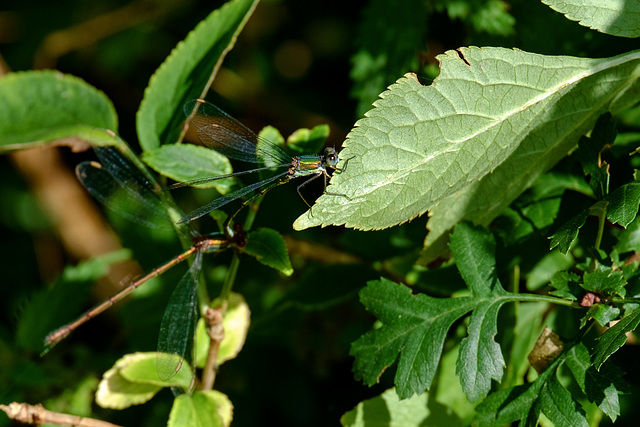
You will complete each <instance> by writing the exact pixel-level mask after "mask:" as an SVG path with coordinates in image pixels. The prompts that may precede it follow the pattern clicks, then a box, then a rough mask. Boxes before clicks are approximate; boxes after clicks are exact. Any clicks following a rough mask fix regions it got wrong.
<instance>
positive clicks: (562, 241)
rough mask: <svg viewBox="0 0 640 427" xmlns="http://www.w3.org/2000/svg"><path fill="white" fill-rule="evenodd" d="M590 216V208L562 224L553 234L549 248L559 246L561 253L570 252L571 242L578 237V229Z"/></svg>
mask: <svg viewBox="0 0 640 427" xmlns="http://www.w3.org/2000/svg"><path fill="white" fill-rule="evenodd" d="M588 217H589V209H585V210H583V211H582V212H580V213H579V214H577V215H575V216H574V217H573V218H571V219H570V220H569V221H567V222H565V223H564V224H562V226H561V227H560V228H559V229H558V230H557V231H556V232H555V233H553V235H552V236H551V243H550V244H549V249H553V248H555V247H556V246H557V247H558V250H559V251H560V252H561V253H563V254H566V253H567V252H569V249H570V248H571V243H573V241H574V240H575V239H576V237H578V231H580V229H581V228H582V226H583V225H584V223H585V222H586V221H587V218H588Z"/></svg>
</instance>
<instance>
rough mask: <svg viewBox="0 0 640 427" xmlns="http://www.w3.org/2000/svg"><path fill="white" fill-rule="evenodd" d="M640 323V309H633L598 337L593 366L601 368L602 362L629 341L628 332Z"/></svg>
mask: <svg viewBox="0 0 640 427" xmlns="http://www.w3.org/2000/svg"><path fill="white" fill-rule="evenodd" d="M638 324H640V309H636V310H633V311H632V312H631V313H630V314H628V315H627V316H625V317H623V318H622V320H620V321H619V322H618V323H616V324H615V325H613V326H612V327H611V328H609V329H607V331H606V332H605V333H604V334H602V335H601V336H600V337H598V343H597V344H596V346H595V348H594V351H593V366H595V368H596V369H597V370H600V367H601V366H602V364H603V363H604V362H605V361H606V360H607V359H608V358H609V356H611V355H612V354H613V353H615V352H616V351H618V349H619V348H620V347H622V346H623V345H624V343H625V342H626V341H627V335H626V333H627V332H630V331H633V330H635V329H636V328H637V327H638Z"/></svg>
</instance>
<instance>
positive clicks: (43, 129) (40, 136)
mask: <svg viewBox="0 0 640 427" xmlns="http://www.w3.org/2000/svg"><path fill="white" fill-rule="evenodd" d="M0 116H1V117H2V120H1V121H0V152H6V151H14V150H21V149H26V148H32V147H37V146H42V145H44V144H46V143H48V142H51V141H55V140H61V139H65V138H66V139H70V138H79V139H82V140H85V141H90V142H94V143H98V142H99V141H101V142H103V143H104V141H109V140H112V139H113V137H112V136H111V135H109V134H108V133H107V132H106V130H107V129H108V130H110V131H113V132H115V131H116V130H117V127H118V118H117V116H116V112H115V109H114V108H113V105H112V104H111V101H110V100H109V99H108V98H107V97H106V95H105V94H104V93H102V92H100V91H99V90H97V89H96V88H94V87H93V86H91V85H89V84H87V83H86V82H84V81H83V80H81V79H79V78H77V77H73V76H70V75H66V74H62V73H60V72H58V71H26V72H20V73H10V74H7V75H6V76H4V77H3V78H2V79H0Z"/></svg>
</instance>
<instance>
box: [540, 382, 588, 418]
mask: <svg viewBox="0 0 640 427" xmlns="http://www.w3.org/2000/svg"><path fill="white" fill-rule="evenodd" d="M537 406H538V408H539V410H540V412H542V413H543V414H544V416H545V417H547V418H548V419H549V421H551V422H552V423H553V425H556V426H576V427H589V423H588V422H587V419H586V417H585V412H584V410H582V408H581V407H579V406H578V403H577V402H576V401H575V400H573V398H572V397H571V393H569V390H567V389H566V388H564V386H563V385H562V384H560V381H558V378H557V377H556V375H550V376H549V380H548V381H547V382H546V384H545V386H544V387H543V388H542V390H541V392H540V397H539V400H538V405H537Z"/></svg>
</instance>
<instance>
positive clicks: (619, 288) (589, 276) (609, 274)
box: [583, 264, 627, 298]
mask: <svg viewBox="0 0 640 427" xmlns="http://www.w3.org/2000/svg"><path fill="white" fill-rule="evenodd" d="M583 281H584V288H585V289H586V290H588V291H591V292H595V293H598V294H601V295H618V296H620V297H622V298H624V297H625V295H626V294H627V291H626V290H625V285H626V283H627V282H626V280H625V279H624V276H623V275H622V272H621V271H619V270H614V269H613V268H611V267H608V266H605V265H602V264H598V268H597V269H596V270H595V271H592V272H586V273H584V276H583Z"/></svg>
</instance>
